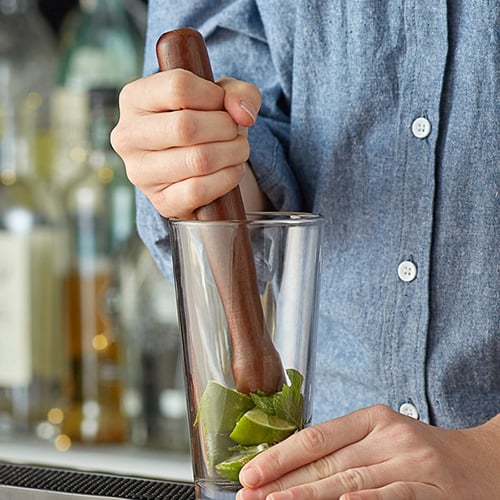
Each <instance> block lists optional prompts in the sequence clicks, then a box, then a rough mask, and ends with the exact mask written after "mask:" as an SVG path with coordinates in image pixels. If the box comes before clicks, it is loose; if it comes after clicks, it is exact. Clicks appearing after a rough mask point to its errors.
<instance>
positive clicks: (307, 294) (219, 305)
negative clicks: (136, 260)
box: [169, 212, 322, 499]
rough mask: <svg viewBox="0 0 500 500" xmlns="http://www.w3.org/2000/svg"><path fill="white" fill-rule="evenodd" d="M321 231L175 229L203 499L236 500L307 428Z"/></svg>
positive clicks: (286, 225) (273, 225)
mask: <svg viewBox="0 0 500 500" xmlns="http://www.w3.org/2000/svg"><path fill="white" fill-rule="evenodd" d="M321 226H322V218H321V216H319V215H313V214H307V213H283V212H265V213H255V214H248V218H247V220H244V221H215V222H212V221H210V222H206V221H175V220H171V221H170V222H169V231H170V238H171V244H172V255H173V262H174V277H175V285H176V292H177V304H178V310H179V322H180V327H181V332H182V344H183V353H184V362H185V376H186V387H187V401H188V408H189V412H188V413H189V423H190V431H191V445H192V459H193V476H194V481H195V490H196V497H197V498H205V499H232V498H235V495H236V492H237V491H238V489H239V488H240V484H239V482H238V473H239V470H240V469H241V467H242V466H243V465H244V464H245V463H247V462H248V461H249V460H251V459H252V458H253V457H254V456H256V455H257V454H259V453H261V452H263V451H265V450H266V449H268V448H269V447H270V446H272V445H274V444H276V443H277V442H279V441H281V440H283V439H286V437H288V436H289V435H291V434H293V433H294V432H296V431H297V430H300V429H301V428H303V427H304V426H306V425H308V423H309V422H310V421H311V414H312V407H311V395H312V390H311V389H312V383H313V371H314V359H315V336H316V321H317V310H318V290H319V268H320V241H321ZM242 242H243V246H245V245H247V244H248V245H249V246H248V248H250V252H249V254H248V257H249V260H250V263H248V262H246V264H245V265H242V264H241V263H240V262H241V261H240V260H239V258H240V257H239V256H240V254H241V252H242ZM248 264H249V265H248ZM248 282H251V283H250V285H249V287H248V286H247V285H248ZM250 295H256V302H257V306H256V307H257V308H258V309H253V310H252V311H250V312H249V311H248V310H246V308H247V305H245V301H246V300H247V299H248V298H249V296H250ZM254 305H255V304H254Z"/></svg>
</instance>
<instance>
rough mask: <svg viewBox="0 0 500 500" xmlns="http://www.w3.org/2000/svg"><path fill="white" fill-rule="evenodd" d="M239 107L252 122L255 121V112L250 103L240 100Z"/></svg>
mask: <svg viewBox="0 0 500 500" xmlns="http://www.w3.org/2000/svg"><path fill="white" fill-rule="evenodd" d="M240 106H241V108H242V109H243V110H245V111H246V112H247V113H248V115H249V116H250V117H251V118H252V121H255V120H256V119H257V110H256V109H255V107H254V105H253V104H252V103H251V102H250V101H247V100H246V99H242V100H241V101H240Z"/></svg>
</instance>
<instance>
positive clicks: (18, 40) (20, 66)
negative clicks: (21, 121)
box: [0, 0, 58, 180]
mask: <svg viewBox="0 0 500 500" xmlns="http://www.w3.org/2000/svg"><path fill="white" fill-rule="evenodd" d="M0 57H2V58H4V60H6V61H8V62H9V65H10V67H11V70H12V75H11V76H12V79H13V82H12V89H15V93H16V94H18V95H19V96H23V97H22V100H21V99H20V100H19V101H18V102H19V104H20V105H22V106H23V107H24V112H25V113H30V114H31V117H32V119H33V127H35V135H34V136H33V141H34V149H33V150H32V153H33V154H34V155H35V156H34V158H33V159H34V161H35V163H34V166H36V169H34V170H33V175H34V174H37V175H38V176H39V177H40V178H41V179H43V180H47V179H48V177H49V171H50V163H51V133H50V114H49V111H50V95H51V93H52V90H53V87H54V84H55V76H56V67H57V60H58V54H57V43H56V38H55V35H54V33H53V32H52V30H51V28H50V26H49V24H48V22H47V21H46V19H45V18H44V17H43V16H42V15H41V14H40V11H39V10H38V2H37V1H36V0H0Z"/></svg>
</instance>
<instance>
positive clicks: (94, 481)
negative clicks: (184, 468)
mask: <svg viewBox="0 0 500 500" xmlns="http://www.w3.org/2000/svg"><path fill="white" fill-rule="evenodd" d="M0 485H6V486H14V487H19V488H30V489H38V490H50V491H54V492H64V493H74V494H79V495H95V496H101V497H114V498H126V499H128V500H164V499H175V500H194V498H195V494H194V486H193V485H192V484H189V483H181V482H170V481H162V480H155V479H145V478H136V477H125V476H119V475H114V474H102V473H96V472H82V471H74V470H67V469H62V468H56V467H45V466H36V465H24V464H10V463H4V462H0Z"/></svg>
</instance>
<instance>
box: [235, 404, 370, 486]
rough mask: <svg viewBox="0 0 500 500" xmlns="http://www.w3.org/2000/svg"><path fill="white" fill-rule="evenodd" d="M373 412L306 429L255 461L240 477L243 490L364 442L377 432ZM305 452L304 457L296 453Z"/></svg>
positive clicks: (361, 413) (302, 453)
mask: <svg viewBox="0 0 500 500" xmlns="http://www.w3.org/2000/svg"><path fill="white" fill-rule="evenodd" d="M373 426H374V422H373V419H372V418H371V416H370V412H368V411H365V410H359V411H356V412H353V413H351V414H349V415H346V416H345V417H341V418H338V419H335V420H330V421H328V422H324V423H322V424H319V425H316V426H313V427H309V428H306V429H304V430H302V431H300V432H298V433H296V434H294V435H292V436H290V437H289V438H288V439H285V440H284V441H282V442H281V443H278V444H276V445H274V446H273V447H272V448H270V449H269V450H267V451H266V452H265V453H262V454H261V455H258V456H257V457H255V458H254V459H253V460H252V461H251V462H250V463H249V464H248V465H246V466H245V467H243V469H242V471H241V473H240V481H241V483H242V484H243V486H248V487H251V488H255V487H257V486H259V485H261V484H266V483H269V482H271V481H274V480H276V479H278V478H280V477H282V476H284V475H285V474H288V473H290V472H292V471H294V470H296V469H297V468H299V467H301V466H304V465H305V464H309V463H312V462H316V461H317V460H319V459H321V458H323V457H325V456H328V455H330V454H332V453H334V452H336V451H338V450H341V449H344V448H346V447H347V446H348V445H352V444H353V443H356V442H358V441H361V440H362V439H364V438H365V437H366V436H367V435H368V434H369V433H370V432H371V430H372V429H373ZM296 450H301V453H296Z"/></svg>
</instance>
